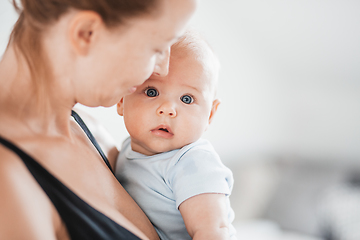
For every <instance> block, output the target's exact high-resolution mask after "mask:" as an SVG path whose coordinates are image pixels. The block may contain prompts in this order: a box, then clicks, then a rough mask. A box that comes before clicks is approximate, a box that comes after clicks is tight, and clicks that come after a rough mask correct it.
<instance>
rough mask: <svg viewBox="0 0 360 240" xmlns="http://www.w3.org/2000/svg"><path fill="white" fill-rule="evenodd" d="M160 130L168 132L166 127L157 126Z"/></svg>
mask: <svg viewBox="0 0 360 240" xmlns="http://www.w3.org/2000/svg"><path fill="white" fill-rule="evenodd" d="M159 130H160V131H164V132H169V131H168V130H167V129H166V128H159Z"/></svg>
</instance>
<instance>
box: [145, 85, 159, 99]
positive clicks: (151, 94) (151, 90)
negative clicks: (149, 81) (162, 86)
mask: <svg viewBox="0 0 360 240" xmlns="http://www.w3.org/2000/svg"><path fill="white" fill-rule="evenodd" d="M145 94H146V96H148V97H156V96H158V95H159V92H158V90H156V89H155V88H152V87H148V88H147V89H145Z"/></svg>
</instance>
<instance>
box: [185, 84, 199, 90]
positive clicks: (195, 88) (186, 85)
mask: <svg viewBox="0 0 360 240" xmlns="http://www.w3.org/2000/svg"><path fill="white" fill-rule="evenodd" d="M181 85H182V86H184V87H188V88H192V89H194V90H195V91H197V92H201V90H200V89H199V88H197V87H194V86H191V85H188V84H181Z"/></svg>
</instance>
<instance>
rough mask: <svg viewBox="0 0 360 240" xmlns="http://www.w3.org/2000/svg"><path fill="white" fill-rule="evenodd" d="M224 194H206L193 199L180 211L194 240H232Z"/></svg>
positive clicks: (182, 204) (183, 204) (181, 207)
mask: <svg viewBox="0 0 360 240" xmlns="http://www.w3.org/2000/svg"><path fill="white" fill-rule="evenodd" d="M225 200H226V198H225V195H224V194H213V193H206V194H200V195H197V196H194V197H191V198H189V199H187V200H185V201H184V202H183V203H181V204H180V206H179V210H180V213H181V215H182V217H183V219H184V222H185V226H186V229H187V231H188V233H189V235H190V236H191V237H192V238H193V239H194V240H199V239H206V240H211V239H214V240H215V239H216V240H220V239H230V235H229V223H228V218H227V209H226V201H225Z"/></svg>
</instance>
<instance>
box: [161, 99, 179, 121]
mask: <svg viewBox="0 0 360 240" xmlns="http://www.w3.org/2000/svg"><path fill="white" fill-rule="evenodd" d="M157 114H158V115H159V116H169V117H171V118H174V117H176V115H177V114H176V110H175V107H174V105H173V104H172V103H171V102H164V103H163V104H161V106H160V107H159V108H158V109H157Z"/></svg>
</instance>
